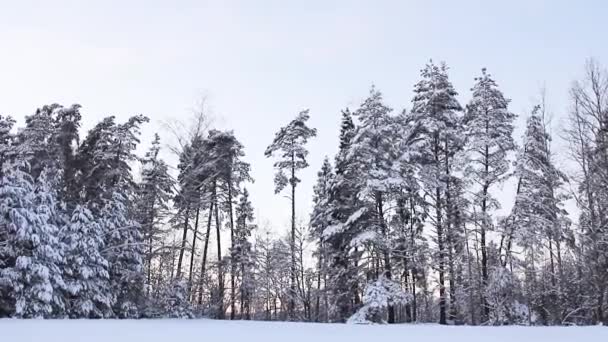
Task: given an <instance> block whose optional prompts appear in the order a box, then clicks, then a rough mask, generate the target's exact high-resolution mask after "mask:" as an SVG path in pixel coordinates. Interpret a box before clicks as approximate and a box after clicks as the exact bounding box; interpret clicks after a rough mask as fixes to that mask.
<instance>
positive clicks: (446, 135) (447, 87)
mask: <svg viewBox="0 0 608 342" xmlns="http://www.w3.org/2000/svg"><path fill="white" fill-rule="evenodd" d="M447 70H448V67H447V66H446V65H445V63H441V64H440V65H436V64H434V63H433V62H432V61H431V62H430V63H429V64H427V65H426V66H425V68H424V69H422V71H421V77H422V80H421V81H419V82H418V83H417V84H416V85H415V86H414V93H415V95H414V99H413V101H412V102H413V107H412V110H411V112H410V113H409V114H408V121H410V122H412V125H413V126H414V127H416V130H417V132H418V137H417V141H416V144H415V147H414V151H415V152H414V153H415V158H413V160H415V161H416V162H417V163H419V165H420V171H419V174H420V178H421V182H422V185H423V191H424V193H425V196H424V197H425V198H426V199H427V201H428V203H427V205H428V206H429V207H430V208H433V210H434V215H429V219H430V221H431V223H432V225H433V227H434V230H435V233H436V234H437V237H436V240H435V241H436V245H437V253H436V258H437V270H438V273H439V277H438V278H439V279H438V280H439V323H440V324H446V323H447V317H446V307H447V303H446V291H445V289H446V286H445V275H446V259H447V257H448V245H447V243H446V235H447V230H448V229H450V226H451V225H452V222H451V220H452V219H453V218H452V217H451V216H450V215H449V213H448V210H447V208H446V207H447V201H448V200H447V199H448V197H450V191H449V184H450V183H451V181H452V177H453V175H452V167H453V166H452V165H453V161H454V160H453V159H454V156H455V153H456V151H457V150H458V148H459V144H460V139H459V138H460V136H461V135H462V134H461V133H462V132H460V117H459V113H460V112H461V111H462V107H461V106H460V104H459V103H458V100H457V99H456V96H457V95H458V93H457V92H456V90H454V87H453V86H452V83H451V82H450V80H449V78H448V74H447Z"/></svg>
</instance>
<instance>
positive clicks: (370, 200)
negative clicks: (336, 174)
mask: <svg viewBox="0 0 608 342" xmlns="http://www.w3.org/2000/svg"><path fill="white" fill-rule="evenodd" d="M391 111H392V109H391V108H389V107H387V106H386V105H384V104H383V102H382V93H380V92H379V91H378V90H376V89H375V87H374V86H372V88H371V90H370V93H369V96H368V97H367V99H366V100H365V101H364V102H363V103H362V104H361V107H360V108H359V109H357V111H355V113H354V116H355V117H356V118H357V119H358V124H357V126H356V128H355V134H354V136H353V139H352V144H351V146H350V152H349V153H350V154H351V156H353V157H354V160H355V163H356V165H357V166H356V167H358V168H359V169H360V170H362V171H361V177H362V178H360V179H359V180H358V181H359V182H361V184H362V187H361V193H360V194H359V195H358V196H359V198H361V199H364V203H366V207H367V210H369V212H370V213H373V214H371V215H372V216H373V218H372V220H371V221H370V222H369V223H370V225H368V229H366V230H365V231H362V232H360V235H359V236H357V237H355V240H356V241H358V243H359V244H363V243H364V242H365V243H368V244H369V243H371V245H372V247H373V248H374V249H375V250H376V251H377V253H378V254H379V255H382V260H381V263H382V265H383V270H382V271H380V270H376V272H377V273H381V274H383V275H384V277H386V279H387V280H389V281H390V280H391V279H392V265H391V261H392V260H391V242H390V241H389V235H390V232H389V226H388V225H387V221H386V217H387V213H386V210H387V206H388V201H389V199H388V193H390V191H391V190H392V188H393V187H395V186H396V185H398V183H399V180H398V178H397V177H396V176H397V174H396V173H395V172H394V171H395V167H394V162H395V160H396V153H397V151H396V143H395V140H396V137H395V130H394V125H393V120H392V118H391V116H390V112H391ZM359 209H364V208H359ZM394 322H395V312H394V308H393V306H392V305H389V307H388V323H394Z"/></svg>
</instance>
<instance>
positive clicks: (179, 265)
mask: <svg viewBox="0 0 608 342" xmlns="http://www.w3.org/2000/svg"><path fill="white" fill-rule="evenodd" d="M189 218H190V205H189V204H188V207H187V208H186V217H185V219H184V233H183V234H182V246H181V248H180V249H179V257H178V258H177V276H176V277H177V278H178V279H179V278H181V276H182V261H183V259H184V252H185V250H186V240H187V238H188V219H189Z"/></svg>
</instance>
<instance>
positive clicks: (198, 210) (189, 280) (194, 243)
mask: <svg viewBox="0 0 608 342" xmlns="http://www.w3.org/2000/svg"><path fill="white" fill-rule="evenodd" d="M200 212H201V207H200V204H198V206H197V208H196V218H195V219H194V234H193V235H194V236H193V237H192V248H191V251H190V270H189V274H188V294H189V295H191V294H192V287H193V286H192V274H193V273H194V255H195V254H196V253H195V252H196V239H197V238H198V236H197V235H198V218H199V214H200Z"/></svg>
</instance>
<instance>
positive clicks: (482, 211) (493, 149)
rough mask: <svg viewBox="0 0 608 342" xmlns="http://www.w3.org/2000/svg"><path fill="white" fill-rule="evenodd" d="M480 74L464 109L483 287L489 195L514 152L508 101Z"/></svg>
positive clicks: (493, 205)
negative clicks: (475, 187) (473, 187)
mask: <svg viewBox="0 0 608 342" xmlns="http://www.w3.org/2000/svg"><path fill="white" fill-rule="evenodd" d="M481 71H482V75H481V76H480V77H478V78H476V79H475V80H476V82H477V83H476V84H475V85H474V86H473V89H472V92H473V94H472V96H473V98H472V99H471V102H470V103H469V104H468V105H467V111H466V115H465V118H464V123H465V125H466V127H467V131H466V135H467V147H466V149H467V152H468V155H469V156H470V159H469V160H468V166H467V168H466V170H465V173H466V174H467V176H468V178H469V180H470V181H471V182H473V184H475V185H476V186H477V188H479V191H478V192H477V193H476V194H475V199H474V205H476V206H479V212H478V215H479V217H475V218H474V219H475V221H476V222H478V224H479V228H480V229H479V234H480V244H481V271H482V280H483V284H482V285H483V286H485V284H486V283H487V281H488V257H487V251H486V233H487V232H488V231H489V230H491V227H492V220H491V216H490V214H489V212H490V211H492V210H493V209H498V207H499V204H498V202H497V201H496V200H495V199H494V198H493V197H492V196H491V194H490V191H491V189H492V187H493V186H494V185H496V184H500V183H501V182H503V181H504V180H505V177H506V176H507V172H508V171H509V163H510V161H509V155H508V153H509V152H510V151H513V150H514V149H515V142H514V141H513V120H515V115H514V114H513V113H511V112H510V111H509V109H508V105H509V100H508V99H506V98H505V97H504V95H503V94H502V92H501V91H500V90H499V89H498V86H497V84H496V82H495V81H494V80H493V79H492V77H491V75H490V74H488V73H486V69H485V68H484V69H482V70H481ZM489 309H490V308H489V307H488V306H487V305H485V304H484V311H483V314H484V319H487V318H488V315H489Z"/></svg>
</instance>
